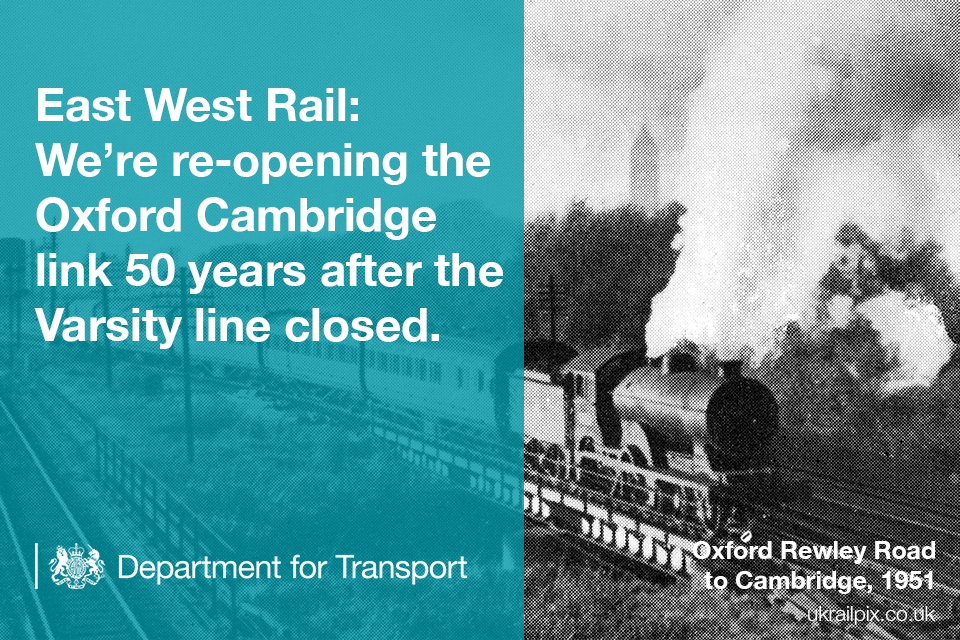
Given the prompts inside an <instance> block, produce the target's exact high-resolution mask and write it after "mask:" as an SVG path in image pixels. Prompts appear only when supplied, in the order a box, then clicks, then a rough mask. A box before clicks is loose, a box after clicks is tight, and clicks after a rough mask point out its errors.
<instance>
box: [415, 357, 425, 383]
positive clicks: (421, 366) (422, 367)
mask: <svg viewBox="0 0 960 640" xmlns="http://www.w3.org/2000/svg"><path fill="white" fill-rule="evenodd" d="M417 373H418V374H419V376H420V379H421V380H426V379H427V361H426V360H424V359H423V358H419V359H418V360H417Z"/></svg>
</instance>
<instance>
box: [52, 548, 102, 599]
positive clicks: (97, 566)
mask: <svg viewBox="0 0 960 640" xmlns="http://www.w3.org/2000/svg"><path fill="white" fill-rule="evenodd" d="M50 572H51V573H52V574H53V575H52V576H50V579H51V580H53V581H54V582H55V583H56V584H64V583H66V585H67V586H68V587H69V588H71V589H83V588H84V587H85V586H87V585H88V584H97V583H98V582H100V578H102V577H103V560H101V559H100V554H99V553H98V552H97V550H96V549H94V548H93V547H90V555H89V556H88V557H86V558H85V557H84V551H83V547H81V546H80V545H79V544H74V545H73V546H72V547H70V549H69V551H68V550H67V549H64V548H63V547H61V546H57V557H56V558H54V559H53V560H51V561H50Z"/></svg>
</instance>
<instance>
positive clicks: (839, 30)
mask: <svg viewBox="0 0 960 640" xmlns="http://www.w3.org/2000/svg"><path fill="white" fill-rule="evenodd" d="M958 32H960V30H958V29H957V20H956V9H955V8H953V9H950V10H949V11H947V10H946V9H940V8H936V5H931V4H928V3H924V2H919V1H913V2H909V1H908V2H890V1H869V0H852V1H848V2H844V3H837V2H833V1H832V0H829V1H827V0H788V1H786V2H780V3H770V2H765V1H761V0H756V1H753V2H748V3H745V4H744V5H742V6H741V7H740V9H739V10H738V11H737V12H736V13H735V15H733V16H732V18H731V19H730V21H729V24H728V25H727V27H726V29H725V30H724V33H723V37H721V38H720V39H719V40H718V41H717V44H716V45H715V46H714V47H713V48H712V49H711V50H710V53H709V55H708V59H707V64H706V73H705V76H704V80H703V82H702V84H701V85H700V86H699V87H698V88H697V90H696V91H694V92H693V93H692V94H691V96H690V99H689V101H688V113H687V122H686V132H687V133H686V141H685V144H684V150H683V168H682V173H683V175H684V176H685V178H686V180H685V182H684V184H683V186H682V187H681V191H680V193H679V197H678V199H679V200H680V201H681V202H682V203H683V204H684V205H685V206H686V207H687V208H688V213H687V215H686V216H685V217H684V219H683V220H682V221H681V225H682V227H683V232H682V237H681V242H682V246H683V251H682V252H681V254H680V257H679V260H678V263H677V270H676V272H675V274H674V276H673V278H672V280H671V282H670V284H669V286H668V287H667V289H666V290H665V291H664V292H663V293H662V294H660V295H659V296H658V297H657V298H656V299H655V300H654V305H653V315H652V317H651V320H650V323H649V324H648V327H647V342H648V348H649V350H650V352H651V353H652V354H658V353H663V352H664V351H666V350H667V349H669V348H670V347H671V346H672V345H674V344H675V343H676V342H678V341H679V340H681V339H690V340H693V341H695V342H698V343H701V344H706V345H710V346H713V347H716V348H717V349H718V350H719V352H720V353H721V355H725V356H732V355H740V354H741V352H742V350H743V349H744V348H746V349H747V350H748V351H749V352H753V353H754V354H762V353H765V352H767V351H768V350H769V348H770V346H771V345H770V341H771V340H772V339H773V337H774V336H775V334H776V329H777V328H778V327H780V326H782V325H783V324H784V323H785V322H787V321H789V320H795V319H802V318H807V317H809V316H810V310H811V308H813V306H814V305H815V302H814V300H813V296H814V295H816V294H817V290H818V283H819V280H820V278H821V277H822V276H823V274H824V273H825V272H826V271H827V268H828V267H829V265H830V263H831V261H832V260H834V259H835V257H836V255H837V249H838V248H837V247H836V245H835V242H834V238H835V236H836V234H837V231H838V230H839V228H840V227H841V225H843V224H844V223H846V222H853V223H855V224H858V225H860V226H861V228H862V229H863V230H864V231H866V232H867V234H869V235H870V236H871V237H873V238H876V239H879V240H880V241H883V240H885V239H888V238H889V239H892V238H894V237H895V236H896V235H897V234H898V233H899V232H900V231H901V229H903V228H910V229H914V230H915V231H916V233H917V236H918V238H921V239H923V238H925V237H932V238H934V239H936V240H937V241H938V242H940V243H941V244H942V245H943V246H944V248H945V253H946V256H947V258H948V259H949V260H950V261H951V264H952V265H953V268H954V270H955V272H956V269H957V267H958V266H960V222H958V219H957V214H958V205H960V161H958V152H960V144H958V136H957V110H956V97H957V87H958V82H960V81H958V74H957V66H956V65H957V60H958V53H960V46H958V44H957V41H956V38H957V33H958ZM893 299H894V298H890V297H885V299H884V300H885V301H884V304H882V305H880V304H879V303H878V304H876V305H873V306H871V307H869V308H867V309H866V311H868V313H866V314H865V315H867V316H868V317H870V318H871V319H872V320H876V324H877V325H880V326H876V328H877V329H878V331H880V332H881V333H882V334H883V336H884V339H885V340H887V341H889V342H890V343H891V344H894V343H898V344H899V343H900V342H902V340H904V339H905V335H906V334H909V332H906V333H905V332H904V331H903V330H900V331H896V330H894V329H893V328H892V327H893V326H894V325H896V323H897V322H913V320H912V319H913V318H916V317H917V314H913V315H911V314H909V313H906V311H905V310H906V309H907V306H908V305H907V302H906V301H905V299H904V297H903V296H899V307H900V310H899V311H897V310H895V309H894V308H893V307H892V306H891V304H890V303H891V301H892V300H893ZM863 311H864V310H861V312H863ZM901 311H903V313H901ZM883 313H887V314H888V315H889V316H890V318H896V320H895V321H892V322H886V321H884V320H882V319H881V318H880V316H881V315H882V314H883ZM924 317H925V318H926V317H929V314H928V315H927V316H924ZM924 323H926V324H924ZM940 324H941V325H942V321H941V322H940ZM920 325H923V326H927V327H928V328H929V323H927V321H926V320H923V322H920ZM944 335H945V334H944ZM937 339H939V338H937ZM936 353H939V352H936ZM905 357H909V356H905ZM917 357H918V358H919V359H923V357H925V356H917ZM929 357H931V358H934V357H939V356H936V355H931V356H929ZM944 357H945V356H944Z"/></svg>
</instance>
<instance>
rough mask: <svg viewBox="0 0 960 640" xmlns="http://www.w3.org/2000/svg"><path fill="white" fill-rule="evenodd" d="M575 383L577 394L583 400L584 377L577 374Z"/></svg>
mask: <svg viewBox="0 0 960 640" xmlns="http://www.w3.org/2000/svg"><path fill="white" fill-rule="evenodd" d="M575 381H576V385H577V388H576V394H577V395H578V396H580V397H581V398H582V397H583V376H581V375H580V374H577V377H576V378H575Z"/></svg>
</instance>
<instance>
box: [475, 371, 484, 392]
mask: <svg viewBox="0 0 960 640" xmlns="http://www.w3.org/2000/svg"><path fill="white" fill-rule="evenodd" d="M483 383H484V380H483V371H477V391H483Z"/></svg>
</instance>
